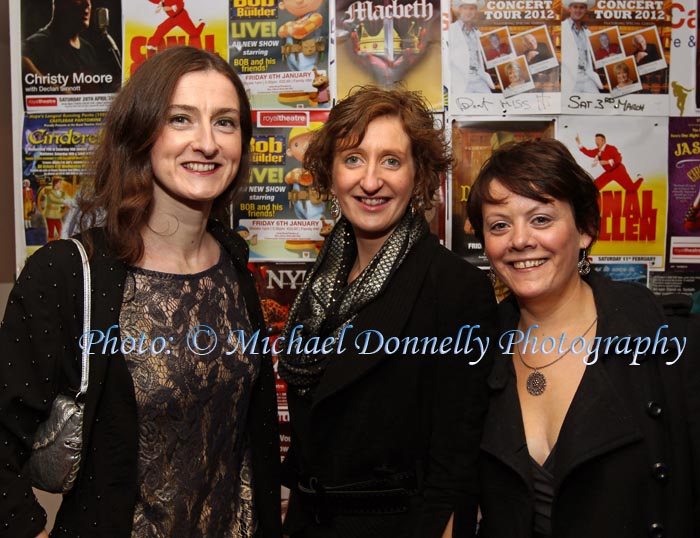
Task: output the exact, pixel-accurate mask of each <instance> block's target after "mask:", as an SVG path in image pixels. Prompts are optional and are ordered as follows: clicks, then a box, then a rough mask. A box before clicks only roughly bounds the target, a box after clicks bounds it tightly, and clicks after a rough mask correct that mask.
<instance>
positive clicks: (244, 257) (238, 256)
mask: <svg viewBox="0 0 700 538" xmlns="http://www.w3.org/2000/svg"><path fill="white" fill-rule="evenodd" d="M207 229H208V230H209V232H210V233H211V234H212V235H213V236H214V238H215V239H216V240H217V241H218V242H219V243H221V246H223V247H224V249H225V250H226V252H227V253H228V254H229V255H230V256H231V258H232V259H233V261H234V262H235V263H236V265H238V266H239V267H240V268H243V267H245V266H246V265H247V263H248V251H249V249H248V244H247V243H246V242H245V240H244V239H243V238H242V237H241V236H240V235H238V234H237V233H236V232H234V231H233V230H232V229H231V228H230V227H228V226H226V225H224V224H223V223H221V222H219V221H218V220H210V221H209V223H208V225H207Z"/></svg>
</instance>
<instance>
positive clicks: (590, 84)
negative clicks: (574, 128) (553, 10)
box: [561, 0, 672, 116]
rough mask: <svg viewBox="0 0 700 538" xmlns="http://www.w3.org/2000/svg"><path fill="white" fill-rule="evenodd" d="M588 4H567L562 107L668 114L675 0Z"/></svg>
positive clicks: (565, 110)
mask: <svg viewBox="0 0 700 538" xmlns="http://www.w3.org/2000/svg"><path fill="white" fill-rule="evenodd" d="M581 3H582V2H578V3H577V4H581ZM583 4H585V5H586V6H587V9H585V10H574V11H570V10H569V9H568V5H569V3H568V2H563V5H562V22H561V43H562V45H561V54H562V74H561V84H562V113H563V114H582V115H606V114H624V115H642V116H643V115H646V116H664V115H667V114H668V104H669V103H668V94H669V63H670V45H671V40H672V35H671V31H672V26H671V4H672V2H671V0H645V1H643V2H640V1H637V0H587V1H586V2H583Z"/></svg>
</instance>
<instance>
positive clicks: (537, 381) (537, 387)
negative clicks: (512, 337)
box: [515, 316, 598, 396]
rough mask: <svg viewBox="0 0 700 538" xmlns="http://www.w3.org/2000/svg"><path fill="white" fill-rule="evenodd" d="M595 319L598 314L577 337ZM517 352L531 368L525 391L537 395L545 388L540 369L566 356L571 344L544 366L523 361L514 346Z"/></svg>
mask: <svg viewBox="0 0 700 538" xmlns="http://www.w3.org/2000/svg"><path fill="white" fill-rule="evenodd" d="M596 321H598V316H596V317H595V318H594V319H593V321H592V322H591V324H590V325H589V326H588V328H587V329H586V330H585V331H584V332H583V334H582V335H581V336H580V337H579V338H584V337H585V336H586V335H587V334H588V333H589V331H590V330H591V329H592V328H593V325H595V323H596ZM515 349H516V350H517V352H518V358H519V359H520V362H522V363H523V366H525V367H526V368H528V369H530V370H532V373H531V374H530V375H528V376H527V381H526V383H525V388H526V389H527V391H528V392H529V393H530V394H532V395H533V396H539V395H540V394H542V393H543V392H544V391H545V389H546V388H547V378H546V377H545V376H544V374H543V373H542V372H540V370H544V369H545V368H549V367H550V366H552V365H553V364H556V363H557V362H559V361H560V360H562V359H563V358H564V357H566V356H567V355H568V354H569V352H570V351H571V346H569V349H567V350H566V351H565V352H564V353H562V354H561V355H559V356H558V357H557V358H556V359H554V360H553V361H551V362H548V363H547V364H545V365H544V366H537V367H536V366H530V365H529V364H528V363H526V362H525V359H523V355H522V353H521V352H520V348H519V347H517V346H516V348H515Z"/></svg>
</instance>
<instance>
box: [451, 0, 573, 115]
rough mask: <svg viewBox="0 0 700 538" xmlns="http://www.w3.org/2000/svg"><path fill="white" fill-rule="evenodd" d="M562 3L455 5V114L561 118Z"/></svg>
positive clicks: (500, 0) (545, 0) (457, 2)
mask: <svg viewBox="0 0 700 538" xmlns="http://www.w3.org/2000/svg"><path fill="white" fill-rule="evenodd" d="M560 5H561V4H560V1H559V0H538V1H535V2H512V1H507V0H486V1H485V2H484V1H480V2H476V3H474V2H465V1H461V0H455V1H453V2H452V19H451V22H450V25H449V32H448V42H449V47H450V52H449V54H450V77H451V80H450V90H451V92H450V109H451V111H452V113H453V114H472V115H473V114H479V115H494V114H503V115H506V114H508V115H511V114H527V115H529V114H558V113H559V111H560V103H561V99H560V65H559V64H560V62H559V57H560V50H559V48H560V47H559V43H560V36H559V33H560V27H559V11H560Z"/></svg>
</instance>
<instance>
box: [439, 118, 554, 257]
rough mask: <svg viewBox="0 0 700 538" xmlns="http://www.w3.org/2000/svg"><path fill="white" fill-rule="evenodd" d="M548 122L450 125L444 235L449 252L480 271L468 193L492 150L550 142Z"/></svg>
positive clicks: (550, 122)
mask: <svg viewBox="0 0 700 538" xmlns="http://www.w3.org/2000/svg"><path fill="white" fill-rule="evenodd" d="M554 134H555V132H554V120H553V119H551V118H543V117H538V118H519V119H517V120H508V121H487V120H484V121H476V120H462V121H460V120H455V121H453V122H452V153H453V155H454V165H453V168H452V185H451V186H452V189H451V196H452V205H451V218H450V219H449V222H448V223H449V224H450V225H449V226H448V228H447V229H448V231H449V232H450V237H449V244H451V245H452V250H453V251H454V252H455V253H456V254H457V255H459V256H461V257H462V258H465V259H467V260H468V261H470V262H471V263H473V264H474V265H476V266H480V267H488V265H489V264H488V261H487V260H486V256H485V255H484V251H483V246H482V244H481V242H480V241H479V240H478V239H477V237H476V236H475V235H474V230H473V228H472V226H471V223H470V222H469V219H468V218H467V217H468V215H467V197H468V196H469V189H470V188H471V186H472V185H473V184H474V180H475V179H476V176H477V175H478V173H479V170H480V169H481V165H482V164H483V163H484V162H485V161H486V159H488V158H489V157H490V156H491V153H492V152H493V150H495V149H497V148H498V147H500V146H501V145H503V144H506V143H508V142H514V141H523V140H533V139H537V138H554Z"/></svg>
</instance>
